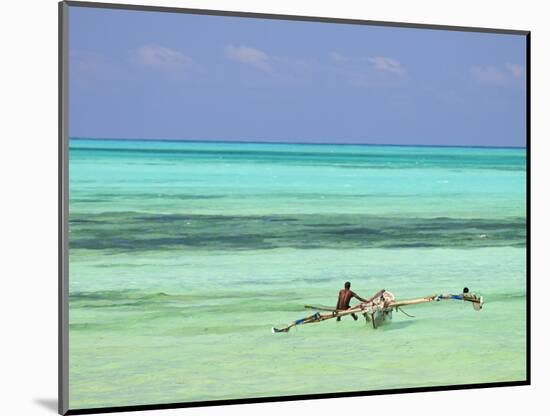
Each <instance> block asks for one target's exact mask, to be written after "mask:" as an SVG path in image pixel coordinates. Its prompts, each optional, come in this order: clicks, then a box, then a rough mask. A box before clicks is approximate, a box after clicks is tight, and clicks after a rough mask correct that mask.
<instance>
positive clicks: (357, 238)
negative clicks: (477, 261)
mask: <svg viewBox="0 0 550 416" xmlns="http://www.w3.org/2000/svg"><path fill="white" fill-rule="evenodd" d="M525 227H526V225H525V219H523V218H517V217H513V218H505V219H502V220H493V219H475V218H474V219H465V218H447V217H437V218H404V217H382V216H371V215H360V214H347V215H331V214H323V215H293V216H287V215H265V216H261V215H243V216H238V215H228V216H224V215H196V214H189V215H184V214H165V215H153V214H142V213H133V212H120V213H117V212H113V213H101V214H88V215H87V214H78V215H74V214H73V215H72V216H71V240H70V247H71V248H72V249H89V250H111V251H112V252H117V251H139V250H161V249H162V250H166V249H213V250H256V249H275V248H283V247H288V248H299V249H317V248H342V249H346V248H376V247H380V248H423V247H453V248H459V247H462V248H475V247H494V246H513V247H518V246H519V247H523V246H525V236H526V228H525Z"/></svg>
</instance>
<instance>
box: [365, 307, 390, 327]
mask: <svg viewBox="0 0 550 416" xmlns="http://www.w3.org/2000/svg"><path fill="white" fill-rule="evenodd" d="M363 316H364V317H365V320H366V321H367V324H369V325H372V327H373V328H378V327H379V326H381V325H384V324H388V323H390V322H391V321H392V311H391V309H389V310H388V309H376V310H374V311H371V312H365V313H364V314H363Z"/></svg>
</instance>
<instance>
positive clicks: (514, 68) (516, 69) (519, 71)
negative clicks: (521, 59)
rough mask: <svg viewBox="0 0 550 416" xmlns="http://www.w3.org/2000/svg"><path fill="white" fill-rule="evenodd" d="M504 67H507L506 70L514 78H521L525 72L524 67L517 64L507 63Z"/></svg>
mask: <svg viewBox="0 0 550 416" xmlns="http://www.w3.org/2000/svg"><path fill="white" fill-rule="evenodd" d="M506 69H508V71H510V72H511V73H512V75H513V77H514V78H521V77H522V75H523V73H524V72H525V69H524V68H523V67H522V66H521V65H518V64H511V63H507V64H506Z"/></svg>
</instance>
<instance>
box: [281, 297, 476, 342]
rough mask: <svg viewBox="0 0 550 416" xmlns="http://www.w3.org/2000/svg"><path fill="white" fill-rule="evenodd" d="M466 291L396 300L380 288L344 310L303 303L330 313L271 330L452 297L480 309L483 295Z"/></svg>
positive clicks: (307, 317) (308, 317) (315, 315)
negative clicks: (478, 295)
mask: <svg viewBox="0 0 550 416" xmlns="http://www.w3.org/2000/svg"><path fill="white" fill-rule="evenodd" d="M468 292H469V291H468V288H464V293H462V294H461V295H451V294H444V295H431V296H425V297H423V298H417V299H409V300H402V301H396V300H394V299H393V295H391V294H390V293H389V292H386V290H385V289H382V290H379V291H378V292H376V294H374V295H373V296H371V297H370V298H368V299H367V300H366V301H365V302H361V303H359V304H358V305H355V306H353V307H351V308H349V309H345V310H342V309H340V310H339V309H333V308H330V307H327V306H311V305H304V307H305V308H306V309H314V310H317V311H329V312H330V313H327V314H321V313H320V312H316V313H314V314H313V315H310V316H306V317H305V318H302V319H298V320H296V321H294V322H292V323H291V324H290V325H288V326H286V327H284V328H280V329H279V328H272V329H271V332H273V333H278V332H288V331H289V330H290V328H292V327H295V326H297V325H303V324H311V323H316V322H322V321H326V320H327V319H332V318H337V317H339V316H346V315H351V314H353V313H362V314H364V315H366V314H367V313H370V314H373V313H374V312H376V311H382V312H391V311H392V310H393V309H396V310H397V308H399V307H402V306H409V305H419V304H421V303H429V302H439V301H441V300H451V299H454V300H462V301H466V302H471V303H472V305H473V307H474V309H475V310H477V311H478V310H480V309H481V308H482V306H483V296H480V297H477V296H476V295H474V294H471V293H468ZM388 295H389V296H388ZM373 309H374V311H373Z"/></svg>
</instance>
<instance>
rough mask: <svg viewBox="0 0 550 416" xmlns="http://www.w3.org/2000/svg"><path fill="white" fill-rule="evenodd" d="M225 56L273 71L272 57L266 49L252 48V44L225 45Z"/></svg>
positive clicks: (263, 69)
mask: <svg viewBox="0 0 550 416" xmlns="http://www.w3.org/2000/svg"><path fill="white" fill-rule="evenodd" d="M225 57H226V58H228V59H231V60H232V61H236V62H240V63H242V64H245V65H250V66H253V67H255V68H258V69H261V70H262V71H266V72H271V71H272V67H271V65H270V63H269V61H270V60H271V57H270V56H269V55H268V54H267V53H265V52H264V51H261V50H259V49H255V48H252V47H250V46H244V45H240V46H234V45H227V46H226V47H225Z"/></svg>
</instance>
